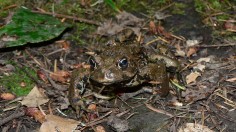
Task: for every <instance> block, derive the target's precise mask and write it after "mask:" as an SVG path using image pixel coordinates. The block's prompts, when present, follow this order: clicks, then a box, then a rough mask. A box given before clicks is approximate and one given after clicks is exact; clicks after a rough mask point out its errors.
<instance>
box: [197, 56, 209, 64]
mask: <svg viewBox="0 0 236 132" xmlns="http://www.w3.org/2000/svg"><path fill="white" fill-rule="evenodd" d="M210 60H211V58H210V57H205V58H200V59H198V60H197V63H200V62H210Z"/></svg>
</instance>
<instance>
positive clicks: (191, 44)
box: [186, 40, 200, 47]
mask: <svg viewBox="0 0 236 132" xmlns="http://www.w3.org/2000/svg"><path fill="white" fill-rule="evenodd" d="M199 43H200V42H199V41H198V40H187V41H186V46H187V47H193V46H196V45H198V44H199Z"/></svg>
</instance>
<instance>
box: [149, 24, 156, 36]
mask: <svg viewBox="0 0 236 132" xmlns="http://www.w3.org/2000/svg"><path fill="white" fill-rule="evenodd" d="M149 31H150V32H151V33H152V34H157V30H156V25H155V23H154V21H150V22H149Z"/></svg>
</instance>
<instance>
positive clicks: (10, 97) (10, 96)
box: [0, 93, 16, 100]
mask: <svg viewBox="0 0 236 132" xmlns="http://www.w3.org/2000/svg"><path fill="white" fill-rule="evenodd" d="M0 98H1V99H4V100H13V99H15V98H16V96H15V95H14V94H11V93H2V94H1V95H0Z"/></svg>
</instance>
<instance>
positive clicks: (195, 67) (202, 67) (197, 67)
mask: <svg viewBox="0 0 236 132" xmlns="http://www.w3.org/2000/svg"><path fill="white" fill-rule="evenodd" d="M205 68H206V66H205V65H203V64H197V65H196V66H194V67H193V69H195V70H196V69H197V70H200V71H204V70H205Z"/></svg>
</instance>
